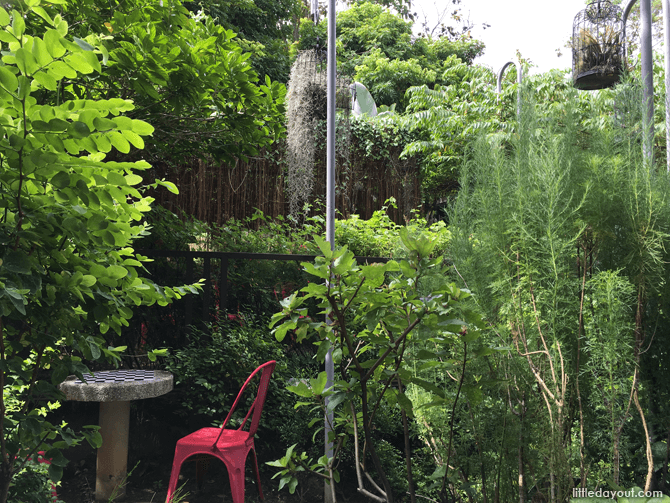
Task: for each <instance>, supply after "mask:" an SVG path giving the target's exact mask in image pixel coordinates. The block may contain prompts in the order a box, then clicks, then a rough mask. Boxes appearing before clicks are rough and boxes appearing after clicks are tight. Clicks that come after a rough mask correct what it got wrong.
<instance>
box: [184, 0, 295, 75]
mask: <svg viewBox="0 0 670 503" xmlns="http://www.w3.org/2000/svg"><path fill="white" fill-rule="evenodd" d="M186 7H187V8H189V9H190V10H192V11H194V12H197V11H198V10H200V9H202V10H203V11H204V12H205V14H208V15H209V16H211V17H212V18H213V19H214V21H215V22H216V23H217V24H219V25H221V26H223V27H224V28H226V29H227V30H232V31H234V32H235V33H237V40H238V43H239V44H240V46H241V47H242V48H243V49H244V50H245V52H246V51H248V52H250V53H251V58H250V60H249V61H250V63H251V66H252V67H253V68H254V70H255V71H256V73H258V75H260V76H261V77H262V78H264V77H265V75H268V76H269V77H270V78H271V79H272V80H273V81H277V82H282V83H286V82H288V75H289V71H290V61H289V45H290V44H291V43H292V42H293V39H294V37H295V36H296V35H297V30H298V23H299V20H300V18H301V17H303V16H304V15H305V14H306V10H307V9H306V7H305V5H304V3H303V2H302V0H256V1H254V2H248V1H241V0H237V1H233V2H226V3H225V4H223V3H218V2H216V1H212V0H208V1H204V2H188V3H186Z"/></svg>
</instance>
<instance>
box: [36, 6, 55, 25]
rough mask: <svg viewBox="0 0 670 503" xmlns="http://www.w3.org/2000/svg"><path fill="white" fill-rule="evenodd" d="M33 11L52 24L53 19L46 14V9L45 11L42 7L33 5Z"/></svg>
mask: <svg viewBox="0 0 670 503" xmlns="http://www.w3.org/2000/svg"><path fill="white" fill-rule="evenodd" d="M49 3H55V2H53V1H51V2H49ZM33 12H34V13H35V14H37V15H38V16H39V17H41V18H42V19H44V20H45V21H46V22H47V23H49V24H53V19H51V16H50V15H49V14H47V11H45V10H44V8H43V7H40V6H35V7H33Z"/></svg>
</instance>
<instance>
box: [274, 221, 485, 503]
mask: <svg viewBox="0 0 670 503" xmlns="http://www.w3.org/2000/svg"><path fill="white" fill-rule="evenodd" d="M400 235H401V238H402V241H403V243H404V245H405V246H406V248H407V250H408V256H407V259H404V260H399V261H394V260H392V261H389V262H387V263H385V264H372V265H358V264H357V263H356V260H355V259H354V255H353V253H352V252H350V251H349V250H348V249H347V248H346V247H342V248H339V249H337V250H336V251H334V252H333V251H331V250H330V245H329V244H328V243H326V242H324V241H323V240H321V239H320V238H318V237H315V241H316V242H317V244H318V245H319V247H320V249H321V252H322V253H323V256H322V257H317V259H316V261H315V263H313V264H312V263H303V267H304V268H305V271H307V272H308V273H310V274H311V275H313V276H315V277H316V278H318V280H317V281H316V282H312V283H310V284H309V285H308V286H306V287H305V288H303V289H302V290H301V293H302V295H299V294H298V292H296V293H294V294H293V295H291V296H290V297H288V298H286V299H284V301H283V302H282V307H283V309H282V311H281V312H280V313H277V314H275V315H274V317H273V321H272V326H276V328H275V329H274V333H275V336H276V337H277V339H279V340H282V339H283V338H284V337H285V336H286V334H287V333H288V332H289V331H295V336H296V338H297V340H298V341H304V340H306V339H307V338H308V337H310V336H311V335H313V334H316V337H317V340H316V342H315V344H317V345H318V352H317V358H318V359H319V360H320V361H324V359H325V356H326V353H327V352H328V351H329V350H332V354H333V360H334V362H335V364H336V366H337V367H336V373H339V375H337V376H336V380H335V382H334V384H333V386H332V387H330V388H326V375H325V372H322V373H321V374H319V376H318V377H317V378H314V379H312V380H310V381H309V383H308V382H298V383H296V385H294V386H290V387H289V389H290V390H291V391H293V392H294V393H296V394H298V395H299V396H301V397H303V398H305V399H307V400H309V401H308V402H305V403H303V404H302V405H305V404H313V405H315V407H316V409H317V410H319V409H327V410H328V411H329V412H330V411H332V412H334V413H335V416H334V424H332V439H331V440H332V441H333V443H334V445H335V449H334V455H333V457H332V458H328V457H327V456H323V457H322V458H320V459H319V460H317V461H316V462H312V461H311V460H309V459H308V458H307V454H305V453H304V452H303V453H301V454H299V453H297V452H295V446H292V447H290V448H289V449H288V450H287V452H286V455H285V456H284V457H283V458H281V459H279V460H277V461H274V462H272V463H270V465H272V466H276V467H278V468H280V471H279V472H278V474H277V475H278V476H280V477H281V482H280V486H281V487H283V486H284V485H286V484H288V486H289V489H290V490H291V492H292V491H293V490H295V486H296V484H297V479H296V477H295V474H296V472H298V471H303V470H310V471H312V472H314V473H320V474H321V475H323V476H324V477H326V478H328V479H329V480H330V483H331V490H332V494H333V499H335V491H334V484H333V482H334V481H337V480H338V479H339V475H338V473H337V471H336V470H335V468H334V467H335V466H336V463H337V460H338V456H339V454H340V453H341V448H342V445H343V444H344V442H345V441H346V439H347V438H350V437H353V442H354V448H355V463H356V473H357V481H358V491H359V492H360V493H362V494H364V495H366V496H368V497H370V498H371V499H372V500H374V501H379V502H383V501H387V502H393V501H394V498H396V497H397V495H394V494H393V490H392V487H391V484H390V483H389V480H388V478H387V476H386V474H385V471H384V468H383V466H382V463H381V460H380V457H379V455H378V453H377V450H376V447H375V439H374V435H373V424H374V420H375V415H376V413H377V412H378V410H379V407H380V405H381V404H382V403H383V402H386V403H387V404H388V405H390V406H391V407H395V406H397V407H399V408H400V410H401V415H402V419H403V430H404V436H405V450H406V452H405V456H406V469H407V480H408V483H409V487H408V489H409V491H410V493H411V498H412V500H413V501H414V500H415V494H414V493H415V491H414V487H413V483H412V469H411V468H412V463H411V453H410V451H409V448H410V443H409V428H408V421H407V419H408V418H411V417H412V415H413V408H412V402H411V400H410V399H409V398H408V397H407V395H406V394H405V388H406V386H407V385H408V384H414V385H416V386H419V387H421V388H423V389H426V390H429V391H431V392H432V393H434V395H435V403H440V404H443V403H444V401H445V400H447V398H446V396H445V393H444V390H443V389H442V388H440V387H438V386H435V385H434V384H433V383H432V382H428V381H425V380H423V379H421V378H419V377H417V375H416V373H415V372H414V371H413V368H414V367H413V365H414V364H415V363H416V364H418V365H419V366H421V365H422V364H424V363H426V364H428V365H436V366H439V367H440V368H441V369H442V370H447V369H449V368H458V369H459V373H460V369H461V368H462V366H463V365H464V363H465V360H464V361H463V362H458V361H454V360H450V357H449V355H450V354H451V351H452V349H453V347H454V346H458V347H459V348H463V347H466V348H467V347H468V345H469V344H472V343H473V342H474V341H475V340H476V339H477V338H478V333H479V332H478V328H477V326H478V324H479V319H478V318H477V317H476V316H475V315H474V314H472V313H468V311H467V310H464V309H462V308H460V306H459V303H460V301H462V300H463V299H465V298H467V297H468V296H469V295H470V294H469V292H467V291H466V290H461V289H459V288H458V287H456V286H455V285H454V284H453V283H451V284H450V283H449V282H448V276H447V274H446V266H445V265H444V264H443V261H442V257H437V258H431V257H430V255H431V251H432V250H433V247H434V245H435V242H434V241H432V240H430V239H428V238H427V237H426V236H425V235H420V236H419V237H417V238H413V237H411V236H410V235H409V233H408V232H407V229H402V230H401V231H400ZM308 299H315V300H316V301H317V302H318V305H319V306H320V307H321V308H322V309H323V312H324V313H325V314H326V317H327V319H328V322H326V321H316V320H314V319H312V318H310V317H309V316H308V312H307V308H306V307H305V306H306V304H305V302H306V301H307V300H308ZM457 313H458V314H457ZM423 344H427V345H428V344H429V345H430V346H431V350H430V351H428V350H425V349H423V350H418V349H417V350H416V351H415V349H416V348H417V347H422V345H423ZM466 354H467V350H466ZM440 357H443V359H444V363H443V362H441V361H440ZM326 397H327V398H328V400H327V405H326V400H325V398H326ZM299 405H300V404H299ZM321 417H322V416H321ZM318 422H319V419H318V418H317V419H314V420H313V421H312V425H313V424H316V423H318ZM359 432H361V434H362V437H363V439H364V443H363V444H362V446H361V444H360V442H359ZM368 460H370V461H371V462H372V465H373V470H374V472H375V473H376V475H377V477H378V481H374V480H373V478H372V477H371V476H370V474H369V473H368V472H370V471H372V470H369V469H368V468H367V466H369V465H368Z"/></svg>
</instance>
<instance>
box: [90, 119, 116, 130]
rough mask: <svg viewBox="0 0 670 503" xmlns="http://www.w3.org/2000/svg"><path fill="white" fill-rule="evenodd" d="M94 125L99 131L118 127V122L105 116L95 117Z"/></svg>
mask: <svg viewBox="0 0 670 503" xmlns="http://www.w3.org/2000/svg"><path fill="white" fill-rule="evenodd" d="M93 125H94V126H95V129H96V130H98V131H108V130H110V129H116V127H117V126H116V122H114V121H113V120H109V119H105V118H103V117H99V116H97V117H95V118H94V119H93Z"/></svg>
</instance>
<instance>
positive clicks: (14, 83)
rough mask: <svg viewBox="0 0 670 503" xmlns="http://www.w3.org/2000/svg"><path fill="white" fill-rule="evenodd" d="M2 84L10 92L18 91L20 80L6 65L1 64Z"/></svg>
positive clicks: (0, 78)
mask: <svg viewBox="0 0 670 503" xmlns="http://www.w3.org/2000/svg"><path fill="white" fill-rule="evenodd" d="M0 85H2V87H4V88H5V89H7V90H8V91H9V92H11V93H14V92H16V90H17V88H18V87H19V81H18V79H17V78H16V75H14V74H13V73H12V72H11V71H9V69H8V68H7V67H6V66H0Z"/></svg>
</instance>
